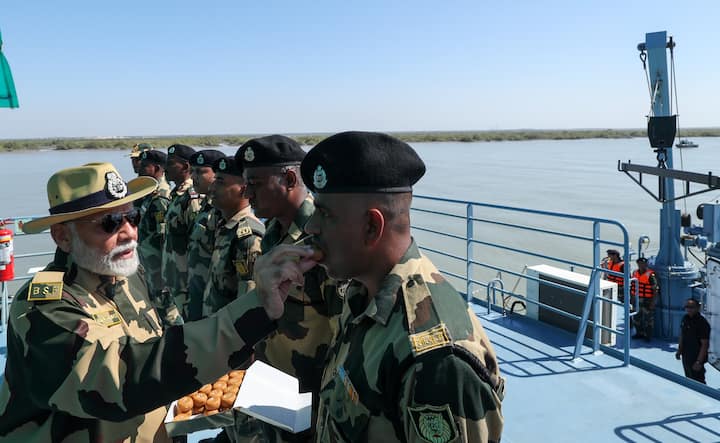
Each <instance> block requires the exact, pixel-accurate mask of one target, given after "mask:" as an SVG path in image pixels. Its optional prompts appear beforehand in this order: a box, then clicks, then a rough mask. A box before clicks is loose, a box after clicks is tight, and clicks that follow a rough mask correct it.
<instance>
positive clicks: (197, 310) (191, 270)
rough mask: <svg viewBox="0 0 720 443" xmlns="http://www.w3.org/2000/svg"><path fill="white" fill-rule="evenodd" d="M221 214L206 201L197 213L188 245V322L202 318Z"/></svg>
mask: <svg viewBox="0 0 720 443" xmlns="http://www.w3.org/2000/svg"><path fill="white" fill-rule="evenodd" d="M221 221H222V213H221V212H220V210H218V209H217V208H214V207H213V206H212V205H211V204H210V202H208V201H206V202H205V204H204V205H203V209H202V210H201V211H200V213H198V216H197V219H196V220H195V223H194V226H193V228H192V233H191V234H190V242H189V243H188V254H187V257H188V297H189V300H190V301H189V305H188V320H190V321H195V320H199V319H201V318H202V317H203V294H204V293H205V288H206V287H207V285H208V279H209V278H210V261H211V259H212V254H213V250H214V248H215V234H216V231H217V229H218V224H219V223H220V222H221Z"/></svg>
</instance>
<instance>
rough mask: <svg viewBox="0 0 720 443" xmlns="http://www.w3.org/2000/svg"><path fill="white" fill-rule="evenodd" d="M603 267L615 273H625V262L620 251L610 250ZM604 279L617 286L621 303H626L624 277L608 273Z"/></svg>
mask: <svg viewBox="0 0 720 443" xmlns="http://www.w3.org/2000/svg"><path fill="white" fill-rule="evenodd" d="M602 267H603V268H605V269H609V270H611V271H615V272H625V262H624V261H623V259H622V258H621V256H620V251H618V250H617V249H608V250H607V257H606V258H605V259H604V260H603V262H602ZM603 278H604V279H605V280H607V281H611V282H614V283H616V284H617V287H618V299H619V300H620V301H621V302H624V301H625V292H624V290H623V287H624V286H623V283H624V282H623V277H622V276H620V275H613V274H608V273H606V274H605V275H604V276H603Z"/></svg>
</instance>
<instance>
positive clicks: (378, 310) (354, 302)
mask: <svg viewBox="0 0 720 443" xmlns="http://www.w3.org/2000/svg"><path fill="white" fill-rule="evenodd" d="M414 258H420V250H419V249H418V246H417V243H415V240H412V242H411V243H410V246H409V247H408V249H407V251H405V254H403V256H402V258H400V261H399V262H398V263H397V264H396V265H395V266H394V267H393V268H392V269H391V270H390V272H389V273H388V275H386V276H385V278H384V279H383V282H382V284H381V285H380V289H379V290H378V293H377V294H376V295H375V297H374V298H373V299H372V300H370V303H368V305H367V308H365V310H364V311H363V312H362V313H360V315H358V316H357V317H355V318H354V319H353V320H352V322H353V323H360V322H361V321H362V320H363V318H365V317H368V318H371V319H373V320H374V321H376V322H378V323H380V324H382V325H383V326H385V325H387V322H388V319H389V318H390V313H391V312H392V310H393V307H394V306H395V302H396V301H397V295H398V291H399V290H400V289H402V290H404V289H405V285H406V284H407V282H408V280H409V279H410V276H412V275H414V274H416V273H417V272H418V269H417V266H413V267H412V268H408V267H407V265H406V263H407V262H408V261H410V260H411V259H414ZM347 298H348V304H349V306H350V308H351V309H352V307H353V306H363V305H364V304H365V301H366V300H367V288H365V286H363V284H362V283H360V282H358V281H355V280H353V281H352V282H351V283H350V287H349V288H348V292H347Z"/></svg>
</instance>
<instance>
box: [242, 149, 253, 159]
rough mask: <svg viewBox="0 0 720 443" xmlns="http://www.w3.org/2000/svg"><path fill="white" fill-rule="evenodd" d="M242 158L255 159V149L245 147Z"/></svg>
mask: <svg viewBox="0 0 720 443" xmlns="http://www.w3.org/2000/svg"><path fill="white" fill-rule="evenodd" d="M243 158H244V159H245V161H246V162H251V161H253V160H255V151H253V150H252V148H247V149H246V150H245V156H244V157H243Z"/></svg>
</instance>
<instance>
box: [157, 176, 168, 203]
mask: <svg viewBox="0 0 720 443" xmlns="http://www.w3.org/2000/svg"><path fill="white" fill-rule="evenodd" d="M156 180H157V181H158V187H157V189H156V190H155V193H156V194H157V195H159V196H160V197H165V198H170V183H168V181H167V179H166V178H165V175H164V174H163V175H162V176H161V177H160V178H159V179H156Z"/></svg>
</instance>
